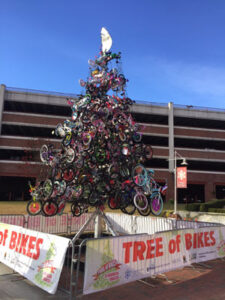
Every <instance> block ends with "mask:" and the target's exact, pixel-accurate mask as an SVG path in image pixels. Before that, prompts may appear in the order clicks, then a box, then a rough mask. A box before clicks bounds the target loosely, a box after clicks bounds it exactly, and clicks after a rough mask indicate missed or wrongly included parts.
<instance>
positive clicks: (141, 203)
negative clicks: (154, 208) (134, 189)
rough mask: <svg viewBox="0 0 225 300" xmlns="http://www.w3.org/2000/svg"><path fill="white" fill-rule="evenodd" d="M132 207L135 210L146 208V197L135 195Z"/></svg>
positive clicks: (140, 194) (139, 194)
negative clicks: (133, 206) (134, 207)
mask: <svg viewBox="0 0 225 300" xmlns="http://www.w3.org/2000/svg"><path fill="white" fill-rule="evenodd" d="M134 205H135V206H136V207H137V209H140V210H144V209H146V208H147V206H148V200H147V198H146V196H145V195H144V194H142V193H139V192H138V193H136V195H135V196H134Z"/></svg>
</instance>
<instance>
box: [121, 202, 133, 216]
mask: <svg viewBox="0 0 225 300" xmlns="http://www.w3.org/2000/svg"><path fill="white" fill-rule="evenodd" d="M121 211H122V212H123V213H124V214H127V215H133V214H134V213H135V211H136V206H135V205H134V204H132V203H130V204H129V205H127V206H126V207H123V208H121Z"/></svg>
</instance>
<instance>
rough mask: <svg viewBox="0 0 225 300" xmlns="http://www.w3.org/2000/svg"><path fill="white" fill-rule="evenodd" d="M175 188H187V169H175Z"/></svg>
mask: <svg viewBox="0 0 225 300" xmlns="http://www.w3.org/2000/svg"><path fill="white" fill-rule="evenodd" d="M177 188H178V189H179V188H180V189H186V188H187V167H178V168H177Z"/></svg>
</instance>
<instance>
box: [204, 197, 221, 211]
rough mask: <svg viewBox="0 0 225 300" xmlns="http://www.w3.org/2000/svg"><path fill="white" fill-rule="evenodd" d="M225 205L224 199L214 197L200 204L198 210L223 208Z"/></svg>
mask: <svg viewBox="0 0 225 300" xmlns="http://www.w3.org/2000/svg"><path fill="white" fill-rule="evenodd" d="M224 206H225V199H220V200H218V199H215V200H212V201H209V202H206V203H202V204H201V205H200V211H206V212H207V211H208V210H209V209H210V208H223V207H224Z"/></svg>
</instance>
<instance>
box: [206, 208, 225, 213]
mask: <svg viewBox="0 0 225 300" xmlns="http://www.w3.org/2000/svg"><path fill="white" fill-rule="evenodd" d="M208 211H209V212H214V213H220V214H225V208H209V209H208Z"/></svg>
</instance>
